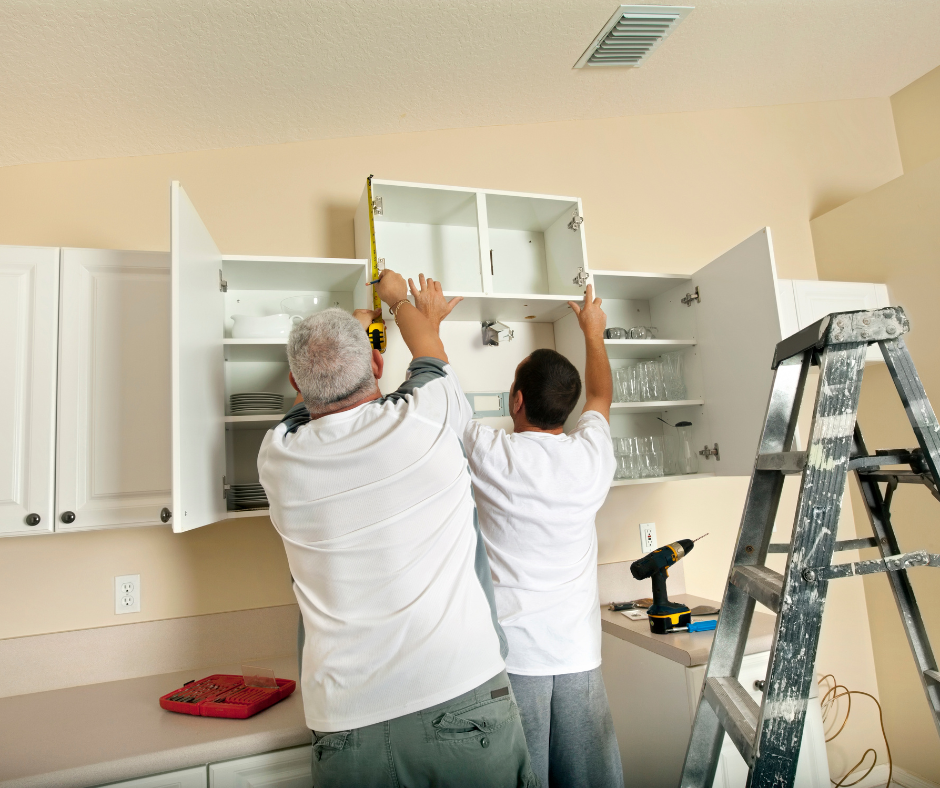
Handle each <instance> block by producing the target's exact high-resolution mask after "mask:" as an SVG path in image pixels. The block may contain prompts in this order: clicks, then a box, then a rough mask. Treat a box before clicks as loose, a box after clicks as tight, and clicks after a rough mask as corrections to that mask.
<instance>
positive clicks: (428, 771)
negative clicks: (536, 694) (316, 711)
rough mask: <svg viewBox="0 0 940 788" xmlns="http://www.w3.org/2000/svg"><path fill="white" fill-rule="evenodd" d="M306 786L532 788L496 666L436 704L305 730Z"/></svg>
mask: <svg viewBox="0 0 940 788" xmlns="http://www.w3.org/2000/svg"><path fill="white" fill-rule="evenodd" d="M313 785H314V788H425V787H429V786H439V787H440V788H477V787H478V786H479V788H537V786H538V785H539V782H538V779H537V778H536V777H535V775H534V774H533V772H532V768H531V766H530V763H529V752H528V750H527V749H526V742H525V734H524V733H523V731H522V722H521V720H520V718H519V709H518V707H517V706H516V699H515V696H514V695H513V692H512V687H511V686H510V684H509V677H508V676H507V675H506V672H505V671H503V672H502V673H499V674H498V675H496V676H494V677H493V678H492V679H490V680H489V681H487V682H484V683H483V684H481V685H480V686H479V687H477V688H476V689H474V690H471V691H470V692H467V693H465V694H463V695H460V696H459V697H457V698H453V699H452V700H449V701H447V702H445V703H440V704H438V705H437V706H432V707H431V708H428V709H424V710H423V711H417V712H414V713H413V714H408V715H406V716H404V717H397V718H395V719H393V720H388V721H386V722H378V723H376V724H374V725H368V726H366V727H364V728H356V729H353V730H348V731H336V732H333V733H317V732H316V731H313Z"/></svg>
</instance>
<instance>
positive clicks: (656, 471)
mask: <svg viewBox="0 0 940 788" xmlns="http://www.w3.org/2000/svg"><path fill="white" fill-rule="evenodd" d="M646 440H648V441H649V454H648V455H647V457H648V458H647V461H646V464H647V467H648V468H649V475H650V477H651V478H652V477H656V476H662V475H663V459H664V458H663V439H662V437H661V436H659V435H653V436H652V437H650V438H647V439H646Z"/></svg>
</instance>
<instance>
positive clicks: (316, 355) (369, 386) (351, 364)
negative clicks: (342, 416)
mask: <svg viewBox="0 0 940 788" xmlns="http://www.w3.org/2000/svg"><path fill="white" fill-rule="evenodd" d="M287 361H288V363H289V364H290V371H291V372H292V373H293V374H294V380H295V381H296V383H297V386H298V388H300V393H301V394H302V395H303V398H304V404H305V405H306V406H307V408H308V410H309V411H310V412H311V413H313V414H316V413H323V412H324V411H327V410H330V409H331V408H332V407H334V406H336V405H340V406H342V405H345V404H347V403H348V404H352V403H353V402H355V401H356V398H357V397H361V396H365V395H366V394H369V393H370V392H371V391H372V390H373V389H374V388H375V385H376V384H375V375H374V374H373V372H372V346H371V345H370V344H369V338H368V337H367V336H366V332H365V331H364V330H363V328H362V324H361V323H360V322H359V321H358V320H356V318H354V317H353V316H352V315H351V314H349V313H348V312H344V311H343V310H342V309H336V308H334V309H325V310H324V311H322V312H318V313H317V314H315V315H310V317H308V318H307V319H306V320H303V321H302V322H300V323H298V324H297V325H296V326H294V328H293V329H292V330H291V332H290V336H289V337H288V339H287Z"/></svg>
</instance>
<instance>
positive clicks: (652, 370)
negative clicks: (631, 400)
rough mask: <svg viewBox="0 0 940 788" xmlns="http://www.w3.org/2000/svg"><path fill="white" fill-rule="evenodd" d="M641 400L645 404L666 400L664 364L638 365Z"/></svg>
mask: <svg viewBox="0 0 940 788" xmlns="http://www.w3.org/2000/svg"><path fill="white" fill-rule="evenodd" d="M637 367H638V369H637V376H638V379H639V380H638V382H639V391H640V399H641V400H642V401H644V402H659V401H661V400H663V399H664V398H665V389H664V386H663V371H662V364H660V363H659V362H658V361H643V362H641V363H640V364H637Z"/></svg>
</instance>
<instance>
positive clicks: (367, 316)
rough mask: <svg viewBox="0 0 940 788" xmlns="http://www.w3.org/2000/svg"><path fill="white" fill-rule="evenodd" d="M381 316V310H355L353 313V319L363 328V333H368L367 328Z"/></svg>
mask: <svg viewBox="0 0 940 788" xmlns="http://www.w3.org/2000/svg"><path fill="white" fill-rule="evenodd" d="M381 316H382V310H381V309H375V310H372V309H356V310H354V311H353V317H354V318H356V320H358V321H359V323H360V324H361V325H362V328H363V329H364V330H365V331H368V330H369V326H371V325H372V324H373V323H374V322H375V321H376V320H378V319H379V318H380V317H381Z"/></svg>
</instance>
